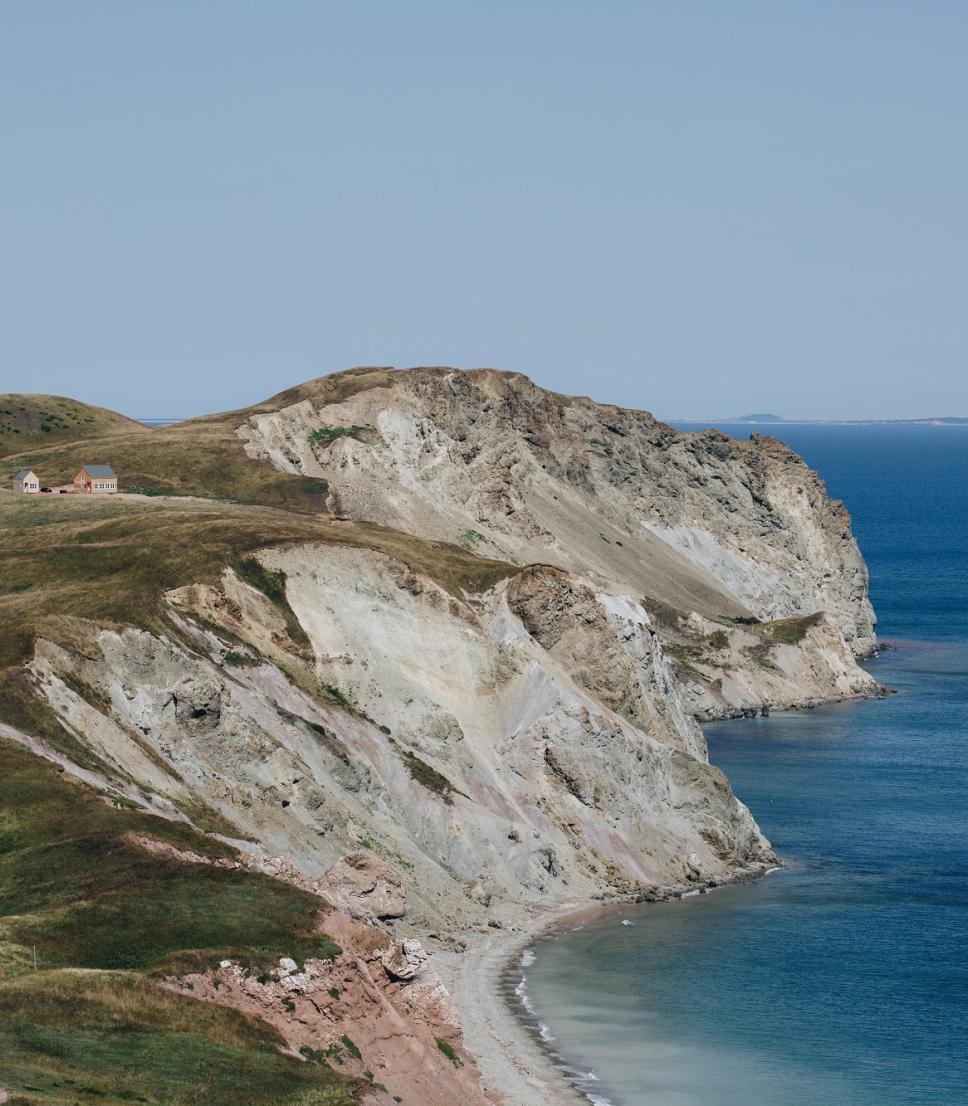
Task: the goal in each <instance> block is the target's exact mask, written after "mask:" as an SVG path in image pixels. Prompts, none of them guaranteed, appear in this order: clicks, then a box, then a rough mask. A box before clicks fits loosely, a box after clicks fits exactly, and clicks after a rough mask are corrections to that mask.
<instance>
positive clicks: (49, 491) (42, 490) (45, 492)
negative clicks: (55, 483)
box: [40, 488, 54, 495]
mask: <svg viewBox="0 0 968 1106" xmlns="http://www.w3.org/2000/svg"><path fill="white" fill-rule="evenodd" d="M40 490H41V494H47V495H50V493H51V492H52V491H53V490H54V489H53V488H41V489H40Z"/></svg>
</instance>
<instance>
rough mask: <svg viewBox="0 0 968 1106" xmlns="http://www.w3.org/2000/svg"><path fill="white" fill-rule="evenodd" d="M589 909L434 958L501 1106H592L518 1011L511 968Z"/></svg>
mask: <svg viewBox="0 0 968 1106" xmlns="http://www.w3.org/2000/svg"><path fill="white" fill-rule="evenodd" d="M590 908H591V909H594V907H593V905H592V904H589V903H587V902H574V903H564V904H562V905H561V906H559V907H556V908H555V909H553V910H549V911H546V912H543V913H541V914H538V915H536V916H535V917H534V918H532V919H530V920H528V921H526V922H523V923H522V924H520V925H519V926H517V927H516V928H515V929H513V930H499V929H488V930H487V931H486V932H485V933H480V934H477V933H475V934H474V944H473V945H472V946H470V947H469V948H468V949H467V950H466V951H465V952H460V953H458V952H452V951H449V950H441V951H439V952H436V953H434V955H433V963H434V967H435V968H436V969H437V971H438V972H439V974H440V977H441V979H442V980H443V981H444V985H445V986H446V987H447V990H448V991H449V992H450V994H451V997H452V998H453V1000H454V1002H455V1003H456V1004H457V1008H458V1010H460V1012H461V1015H462V1017H463V1020H464V1045H465V1047H466V1048H467V1049H468V1050H469V1051H470V1052H471V1053H472V1054H473V1055H474V1056H475V1057H476V1059H477V1062H478V1064H479V1065H480V1069H481V1077H482V1081H483V1084H484V1086H485V1088H486V1089H487V1090H488V1091H489V1092H490V1093H491V1094H492V1095H493V1096H494V1097H495V1098H496V1099H497V1101H499V1102H501V1103H503V1104H504V1106H588V1102H589V1100H588V1098H587V1097H586V1096H585V1095H583V1094H582V1093H581V1092H580V1091H579V1090H577V1089H576V1088H575V1087H573V1086H572V1085H571V1084H570V1083H569V1082H568V1080H567V1079H566V1078H565V1076H564V1074H563V1073H562V1071H561V1070H560V1069H559V1067H558V1065H557V1064H556V1063H555V1061H554V1058H553V1057H552V1056H550V1055H549V1053H548V1051H547V1050H546V1049H545V1048H544V1047H542V1045H541V1044H540V1042H539V1041H538V1040H537V1039H536V1038H535V1036H534V1035H533V1034H532V1032H531V1031H530V1030H529V1029H528V1028H527V1026H526V1025H525V1024H524V1020H523V1018H522V1017H521V1016H520V1015H519V1013H518V1011H517V1010H516V1009H515V1005H516V1000H515V998H514V995H513V991H512V990H511V986H510V979H511V973H510V972H509V968H510V967H512V966H514V965H516V964H517V963H518V961H519V960H520V958H521V956H522V955H523V953H524V951H525V949H527V948H528V946H529V945H531V943H532V942H533V941H534V940H535V938H536V937H537V936H538V935H539V934H540V933H542V932H544V931H545V930H547V929H549V928H553V927H554V926H555V925H556V924H560V923H562V922H564V921H565V920H566V919H570V918H572V917H578V916H579V915H584V914H587V913H588V911H589V909H590ZM518 978H520V976H519V977H518Z"/></svg>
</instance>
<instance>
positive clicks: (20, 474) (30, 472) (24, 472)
mask: <svg viewBox="0 0 968 1106" xmlns="http://www.w3.org/2000/svg"><path fill="white" fill-rule="evenodd" d="M33 475H34V473H33V470H32V469H21V470H20V472H18V473H17V474H16V475H15V476H14V480H26V479H27V477H28V476H33Z"/></svg>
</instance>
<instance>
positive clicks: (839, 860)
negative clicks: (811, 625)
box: [527, 427, 968, 1106]
mask: <svg viewBox="0 0 968 1106" xmlns="http://www.w3.org/2000/svg"><path fill="white" fill-rule="evenodd" d="M781 436H783V437H784V438H785V439H786V440H787V441H789V443H790V444H791V445H792V446H793V447H794V448H795V449H797V450H798V451H799V452H801V453H802V454H803V455H804V456H805V457H806V458H807V460H808V461H810V463H811V464H813V465H814V466H815V467H816V468H817V469H818V470H819V471H820V472H821V474H822V475H823V476H824V478H825V479H826V480H827V483H828V487H829V489H830V492H831V494H833V495H835V496H838V497H840V498H843V499H844V500H845V501H846V502H847V505H848V507H849V508H850V510H851V513H852V514H853V516H854V523H855V532H856V533H857V535H858V538H859V540H860V542H861V547H862V549H863V551H864V553H865V556H866V558H867V561H868V564H869V566H870V569H871V595H872V598H873V600H874V603H875V607H876V608H877V610H878V615H879V617H880V625H879V633H880V635H881V637H882V639H884V640H886V641H887V642H890V643H891V644H892V645H893V646H894V647H893V648H891V649H890V650H888V651H886V652H884V653H883V654H882V655H881V657H880V658H878V659H876V660H873V661H872V662H871V669H872V671H873V672H874V673H875V675H876V676H877V677H878V679H880V680H881V681H883V682H885V683H889V684H891V685H892V686H894V687H897V688H898V690H899V694H898V695H896V696H894V697H892V698H891V699H888V700H878V701H873V702H867V703H858V704H844V705H837V706H830V707H825V708H821V709H819V710H816V711H807V712H804V713H801V714H794V713H790V714H776V715H773V716H772V717H771V718H768V719H756V720H754V721H740V722H729V723H718V724H716V725H713V726H709V727H707V735H708V738H709V746H710V757H711V759H712V760H713V762H714V763H716V764H718V765H719V766H720V767H722V768H723V769H724V771H725V772H726V773H727V775H728V776H729V777H730V779H731V780H732V781H733V785H734V787H735V789H736V791H737V793H738V794H739V795H740V797H741V798H742V799H743V800H744V801H745V802H746V803H747V804H748V805H749V806H750V808H751V809H752V811H753V813H754V815H755V816H756V817H757V819H758V820H759V822H760V824H761V825H762V827H763V829H764V831H765V832H766V833H767V835H768V836H769V837H770V839H771V840H772V842H773V843H774V846H775V847H776V849H777V851H778V852H779V854H780V855H781V856H782V857H783V859H784V860H785V861H786V862H787V864H788V865H789V867H788V868H787V869H786V870H784V871H782V872H778V873H776V874H774V875H771V876H769V877H767V878H766V879H764V880H763V881H761V882H759V883H757V884H754V885H749V886H743V887H735V888H728V889H724V890H719V891H715V892H713V893H711V894H708V895H702V896H697V897H694V898H691V899H687V900H685V901H683V902H680V903H674V904H663V905H658V906H651V905H649V906H641V907H626V908H624V909H623V910H622V911H621V912H618V913H609V914H606V915H604V916H599V917H598V918H596V919H594V920H589V921H587V922H586V923H585V925H583V926H582V928H580V929H578V930H576V931H575V932H570V933H568V934H566V935H564V936H563V937H560V938H558V939H556V940H553V941H552V940H548V941H542V942H540V943H539V944H538V945H537V946H536V948H535V950H534V952H535V956H536V959H535V961H534V963H533V964H530V965H529V966H528V967H527V987H528V994H529V996H530V1000H531V1002H532V1003H533V1004H534V1008H535V1010H536V1011H537V1017H538V1018H540V1020H541V1021H542V1022H544V1023H545V1025H546V1026H547V1028H546V1030H545V1032H546V1035H547V1036H549V1037H553V1040H552V1041H551V1042H550V1046H551V1047H552V1048H553V1049H554V1050H557V1051H559V1052H560V1053H561V1055H562V1056H563V1057H566V1058H567V1061H568V1062H569V1063H570V1064H571V1065H572V1066H573V1068H574V1069H575V1071H577V1072H580V1073H583V1074H584V1075H586V1076H587V1075H588V1073H591V1072H593V1073H594V1075H595V1076H596V1077H597V1078H595V1079H591V1078H587V1079H586V1080H584V1085H585V1087H586V1089H587V1090H588V1091H589V1093H590V1094H591V1095H592V1096H593V1097H594V1098H595V1099H597V1100H600V1101H603V1102H604V1101H608V1102H612V1103H615V1104H616V1106H659V1104H662V1106H700V1104H701V1106H806V1104H808V1103H809V1104H810V1106H816V1104H817V1103H833V1104H843V1106H912V1104H925V1106H958V1104H962V1103H965V1104H968V1046H966V1040H968V998H966V996H968V952H966V949H968V786H966V785H968V431H965V430H956V429H937V430H935V429H928V428H906V427H904V428H881V427H878V428H867V427H849V428H847V427H845V428H832V427H791V428H783V430H782V434H781ZM623 923H630V924H623Z"/></svg>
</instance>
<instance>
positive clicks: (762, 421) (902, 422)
mask: <svg viewBox="0 0 968 1106" xmlns="http://www.w3.org/2000/svg"><path fill="white" fill-rule="evenodd" d="M667 421H670V422H687V423H702V424H703V425H711V426H715V425H729V426H775V425H778V424H782V425H784V426H968V417H962V416H959V415H936V416H929V417H925V418H914V419H785V418H784V417H783V416H782V415H772V414H755V415H733V416H730V417H729V418H722V419H710V420H706V419H670V420H667Z"/></svg>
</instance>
